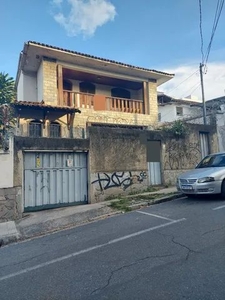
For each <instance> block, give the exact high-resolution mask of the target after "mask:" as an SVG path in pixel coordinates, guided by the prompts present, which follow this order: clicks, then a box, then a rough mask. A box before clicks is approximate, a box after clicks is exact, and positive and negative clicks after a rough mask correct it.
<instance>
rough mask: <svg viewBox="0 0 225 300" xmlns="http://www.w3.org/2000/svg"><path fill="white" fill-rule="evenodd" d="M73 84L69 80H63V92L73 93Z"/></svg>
mask: <svg viewBox="0 0 225 300" xmlns="http://www.w3.org/2000/svg"><path fill="white" fill-rule="evenodd" d="M72 89H73V84H72V82H71V81H69V80H63V90H64V91H72Z"/></svg>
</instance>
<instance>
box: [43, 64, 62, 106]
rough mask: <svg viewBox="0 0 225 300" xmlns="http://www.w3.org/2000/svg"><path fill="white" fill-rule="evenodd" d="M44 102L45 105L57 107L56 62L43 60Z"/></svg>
mask: <svg viewBox="0 0 225 300" xmlns="http://www.w3.org/2000/svg"><path fill="white" fill-rule="evenodd" d="M42 63H43V100H44V102H45V104H50V105H57V99H58V91H57V65H56V62H55V61H52V60H49V59H46V58H45V59H43V61H42Z"/></svg>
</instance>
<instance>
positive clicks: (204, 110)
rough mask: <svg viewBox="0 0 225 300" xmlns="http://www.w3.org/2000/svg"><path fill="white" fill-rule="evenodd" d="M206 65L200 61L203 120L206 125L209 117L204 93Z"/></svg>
mask: <svg viewBox="0 0 225 300" xmlns="http://www.w3.org/2000/svg"><path fill="white" fill-rule="evenodd" d="M203 67H204V64H202V63H200V67H199V69H200V78H201V88H202V104H203V120H204V125H206V124H207V119H206V106H205V93H204V82H203V72H202V68H203Z"/></svg>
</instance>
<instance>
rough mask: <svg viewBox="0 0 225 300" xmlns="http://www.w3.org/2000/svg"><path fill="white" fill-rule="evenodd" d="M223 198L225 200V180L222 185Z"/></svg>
mask: <svg viewBox="0 0 225 300" xmlns="http://www.w3.org/2000/svg"><path fill="white" fill-rule="evenodd" d="M221 197H222V198H223V199H225V180H223V182H222V185H221Z"/></svg>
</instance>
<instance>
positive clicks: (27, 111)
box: [12, 101, 81, 127]
mask: <svg viewBox="0 0 225 300" xmlns="http://www.w3.org/2000/svg"><path fill="white" fill-rule="evenodd" d="M12 106H13V108H14V114H15V117H16V118H18V119H21V118H24V119H36V120H42V121H43V124H45V121H46V120H49V121H55V120H57V119H59V118H61V117H63V116H65V115H67V125H68V127H69V126H71V125H72V124H71V122H73V119H74V116H75V114H76V113H81V111H80V110H79V109H77V108H75V107H68V106H52V105H49V104H44V102H43V101H42V102H28V101H16V102H14V103H13V104H12Z"/></svg>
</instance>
